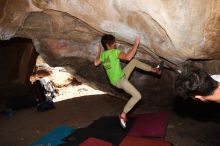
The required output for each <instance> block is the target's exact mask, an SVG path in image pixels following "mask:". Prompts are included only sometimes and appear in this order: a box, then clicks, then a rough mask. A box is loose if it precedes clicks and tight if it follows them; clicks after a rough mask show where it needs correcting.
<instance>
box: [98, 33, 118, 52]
mask: <svg viewBox="0 0 220 146" xmlns="http://www.w3.org/2000/svg"><path fill="white" fill-rule="evenodd" d="M114 42H115V37H114V36H113V35H111V34H104V35H103V36H102V39H101V43H102V46H103V48H104V49H105V50H107V45H112V44H113V43H114Z"/></svg>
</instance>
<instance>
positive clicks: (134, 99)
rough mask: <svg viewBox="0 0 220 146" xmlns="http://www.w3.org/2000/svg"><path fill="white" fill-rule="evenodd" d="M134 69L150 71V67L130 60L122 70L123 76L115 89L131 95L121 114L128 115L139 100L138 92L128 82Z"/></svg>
mask: <svg viewBox="0 0 220 146" xmlns="http://www.w3.org/2000/svg"><path fill="white" fill-rule="evenodd" d="M135 67H137V68H139V69H141V70H144V71H151V68H152V67H151V66H149V65H147V64H145V63H143V62H140V61H138V60H136V59H132V60H131V61H130V62H129V63H128V64H127V65H126V66H125V68H124V69H123V71H124V73H125V76H124V77H123V78H122V79H120V80H119V82H118V83H117V84H116V87H118V88H120V89H123V90H124V91H125V92H127V93H128V94H130V95H131V98H130V99H129V100H128V102H127V103H126V105H125V107H124V109H123V112H124V113H126V114H127V113H128V112H129V111H130V110H131V109H132V108H133V107H134V105H135V104H136V103H137V102H138V101H139V100H140V99H141V94H140V92H139V91H138V90H137V89H136V88H135V87H134V86H133V85H132V84H131V83H130V82H129V81H128V78H129V77H130V75H131V73H132V72H133V70H134V69H135Z"/></svg>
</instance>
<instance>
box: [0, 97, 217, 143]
mask: <svg viewBox="0 0 220 146" xmlns="http://www.w3.org/2000/svg"><path fill="white" fill-rule="evenodd" d="M125 103H126V101H124V100H122V99H118V98H115V97H112V96H109V95H105V94H103V95H90V96H84V97H78V98H73V99H69V100H63V101H60V102H56V103H55V106H56V108H55V109H53V110H50V111H46V112H38V111H37V110H36V107H32V108H27V109H22V110H19V111H16V113H15V115H13V116H12V117H7V116H5V115H3V114H1V115H0V131H1V133H0V145H1V146H27V145H29V144H31V143H32V142H34V141H35V140H37V139H39V138H40V137H41V136H43V135H45V134H46V133H48V132H49V131H50V130H52V129H53V128H55V127H57V126H59V125H60V124H66V125H68V126H70V127H73V128H76V129H77V128H80V127H86V126H88V125H89V124H90V123H92V122H93V121H94V120H96V119H98V118H99V117H102V116H112V115H118V114H119V113H120V111H121V110H122V107H123V105H124V104H125ZM157 111H167V112H169V115H170V116H169V117H170V118H169V124H168V127H167V134H166V138H165V140H167V141H170V142H172V143H173V144H174V146H219V145H220V139H219V137H220V125H219V121H218V120H217V121H212V120H206V121H201V120H200V121H199V120H198V119H197V120H196V119H193V118H191V117H189V116H180V115H178V114H176V112H175V111H173V108H171V107H168V108H167V109H164V108H163V109H162V108H160V107H155V106H152V107H145V108H143V106H138V107H137V108H136V109H135V110H134V111H132V113H145V112H157ZM210 119H211V118H210ZM218 119H219V118H218Z"/></svg>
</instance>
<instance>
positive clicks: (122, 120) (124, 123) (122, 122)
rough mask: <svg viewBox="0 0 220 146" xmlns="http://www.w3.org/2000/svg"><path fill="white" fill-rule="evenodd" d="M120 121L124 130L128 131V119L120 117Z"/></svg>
mask: <svg viewBox="0 0 220 146" xmlns="http://www.w3.org/2000/svg"><path fill="white" fill-rule="evenodd" d="M119 120H120V124H121V127H122V128H123V129H126V122H127V119H126V118H123V117H121V116H120V115H119Z"/></svg>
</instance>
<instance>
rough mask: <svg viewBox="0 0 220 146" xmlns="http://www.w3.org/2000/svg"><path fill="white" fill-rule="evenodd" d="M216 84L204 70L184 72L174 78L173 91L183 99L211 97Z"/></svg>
mask: <svg viewBox="0 0 220 146" xmlns="http://www.w3.org/2000/svg"><path fill="white" fill-rule="evenodd" d="M217 87H218V82H217V81H215V80H214V79H212V77H211V76H210V75H209V74H208V73H206V72H205V71H204V70H201V69H195V70H185V71H183V72H182V73H181V74H180V75H179V76H177V78H176V82H175V89H176V91H177V92H178V94H179V95H180V96H181V97H183V98H185V99H186V98H188V97H195V96H196V95H201V96H208V95H212V94H213V92H214V91H215V89H216V88H217Z"/></svg>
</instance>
